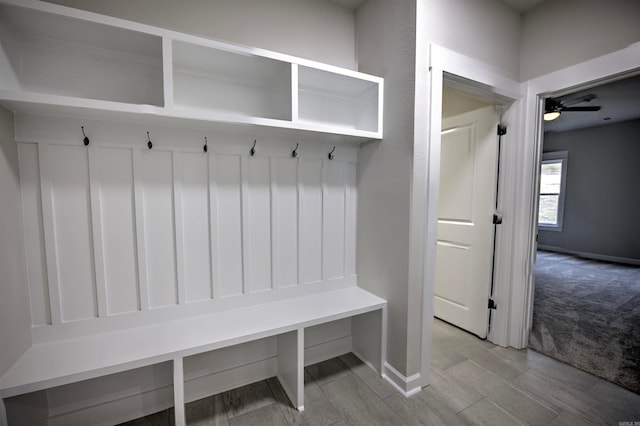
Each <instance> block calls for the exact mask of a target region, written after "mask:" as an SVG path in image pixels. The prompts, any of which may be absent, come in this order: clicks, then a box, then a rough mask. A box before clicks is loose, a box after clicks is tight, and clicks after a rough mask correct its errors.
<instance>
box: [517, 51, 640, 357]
mask: <svg viewBox="0 0 640 426" xmlns="http://www.w3.org/2000/svg"><path fill="white" fill-rule="evenodd" d="M638 74H640V42H637V43H634V44H631V45H630V46H628V47H626V48H624V49H621V50H617V51H615V52H612V53H609V54H606V55H603V56H600V57H597V58H594V59H591V60H588V61H585V62H582V63H579V64H577V65H573V66H570V67H567V68H564V69H561V70H558V71H554V72H551V73H549V74H545V75H543V76H540V77H537V78H535V79H532V80H529V81H528V82H526V83H524V84H525V85H526V101H525V102H526V105H525V106H524V108H523V112H524V114H525V117H524V118H525V120H524V126H523V130H524V134H523V136H524V137H523V139H522V142H523V146H524V148H525V150H524V151H523V152H522V157H520V158H519V159H518V161H519V162H520V164H521V170H522V172H521V176H520V178H521V180H522V186H521V187H520V188H521V190H522V193H523V194H524V196H523V199H522V200H521V203H520V205H519V208H518V211H517V214H518V217H517V218H516V220H517V221H518V225H517V228H516V231H517V232H516V234H515V235H514V237H515V241H514V246H513V248H514V250H515V251H516V252H515V256H516V259H521V261H520V262H518V263H519V265H514V268H513V285H512V287H513V288H512V302H511V312H512V313H511V315H510V319H509V323H510V327H509V329H510V333H509V339H508V342H509V346H513V347H515V348H518V349H520V348H524V347H526V346H527V342H528V340H529V332H530V330H531V324H532V322H533V290H534V282H533V265H534V262H535V254H536V249H537V243H536V235H537V231H538V223H537V217H538V214H537V211H538V193H539V173H538V168H539V166H540V161H541V158H542V144H543V139H544V132H543V120H542V115H543V112H544V99H545V98H546V97H548V96H561V95H563V94H568V93H571V92H575V91H577V90H582V89H588V88H589V87H594V86H599V85H601V84H604V83H608V82H612V81H615V80H619V79H622V78H626V77H630V76H632V75H638Z"/></svg>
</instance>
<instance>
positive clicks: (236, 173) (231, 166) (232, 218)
mask: <svg viewBox="0 0 640 426" xmlns="http://www.w3.org/2000/svg"><path fill="white" fill-rule="evenodd" d="M240 165H241V162H240V156H239V155H216V156H215V160H214V170H213V173H212V176H213V177H214V179H215V198H216V200H215V203H214V205H215V213H214V214H215V217H216V228H215V232H214V235H215V237H216V240H217V241H216V242H217V244H216V251H217V253H216V255H217V256H218V259H217V262H216V264H217V266H218V280H217V285H218V289H219V294H220V297H225V296H233V295H238V294H242V293H243V272H242V204H241V202H242V174H241V166H240Z"/></svg>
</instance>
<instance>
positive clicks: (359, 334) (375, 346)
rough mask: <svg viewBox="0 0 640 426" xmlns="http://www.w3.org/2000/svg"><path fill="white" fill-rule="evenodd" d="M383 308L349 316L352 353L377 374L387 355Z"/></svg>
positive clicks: (385, 324) (385, 317)
mask: <svg viewBox="0 0 640 426" xmlns="http://www.w3.org/2000/svg"><path fill="white" fill-rule="evenodd" d="M385 308H386V307H385ZM385 308H383V309H378V310H375V311H371V312H367V313H364V314H360V315H355V316H353V317H352V318H351V336H352V337H351V339H352V345H353V353H354V354H355V355H356V356H357V357H358V358H360V359H361V360H362V361H364V362H365V363H366V364H368V365H369V366H370V367H372V368H373V369H375V370H376V371H377V372H378V374H382V372H383V368H384V364H385V362H386V355H387V348H386V342H387V336H386V334H387V315H386V309H385Z"/></svg>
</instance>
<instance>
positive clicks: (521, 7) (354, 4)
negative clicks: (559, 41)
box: [328, 0, 545, 13]
mask: <svg viewBox="0 0 640 426" xmlns="http://www.w3.org/2000/svg"><path fill="white" fill-rule="evenodd" d="M328 1H330V2H331V3H334V4H337V5H339V6H342V7H346V8H347V9H352V10H356V9H358V8H359V7H360V5H361V4H362V3H364V2H365V1H366V0H328ZM499 1H500V2H501V3H503V4H505V5H507V6H509V7H510V8H511V9H514V10H516V11H518V12H520V13H524V12H526V11H528V10H531V9H533V8H534V7H536V6H537V5H539V4H540V3H542V2H543V1H545V0H499Z"/></svg>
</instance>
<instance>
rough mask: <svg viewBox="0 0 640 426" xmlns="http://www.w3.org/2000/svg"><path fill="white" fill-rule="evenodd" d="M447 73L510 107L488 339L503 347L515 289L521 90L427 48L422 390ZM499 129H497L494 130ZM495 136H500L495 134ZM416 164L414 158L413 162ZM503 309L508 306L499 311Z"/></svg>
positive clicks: (485, 68) (484, 68) (469, 61)
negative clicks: (494, 304)
mask: <svg viewBox="0 0 640 426" xmlns="http://www.w3.org/2000/svg"><path fill="white" fill-rule="evenodd" d="M445 75H447V76H450V77H449V78H452V79H454V80H456V81H457V82H458V83H459V84H460V85H462V86H464V87H465V89H467V90H468V91H470V92H475V93H480V94H482V95H484V96H490V97H492V98H493V99H495V100H496V102H497V103H500V104H506V103H510V105H508V106H506V107H505V108H504V111H502V117H501V120H500V121H501V123H502V124H506V125H507V126H508V128H509V130H508V132H507V134H506V135H504V136H503V138H502V152H501V156H500V159H499V167H500V181H499V182H498V185H499V196H498V209H499V210H501V211H502V213H503V215H504V218H505V222H504V224H503V225H501V226H500V227H498V229H497V230H496V246H495V249H494V253H495V257H496V259H497V262H496V268H495V273H494V299H495V300H496V302H497V304H498V309H497V310H496V311H494V312H493V314H492V327H491V331H490V333H489V336H488V339H489V340H490V341H492V342H494V343H496V344H499V345H502V346H505V345H506V344H507V338H508V325H509V324H508V321H509V315H508V313H509V299H510V291H511V288H510V287H511V285H510V283H511V263H512V260H511V259H512V254H511V253H512V250H511V248H512V245H513V237H512V234H513V222H512V221H510V220H509V219H508V218H509V217H510V216H512V211H513V209H514V205H515V203H514V202H515V197H514V196H515V195H517V192H516V191H515V185H514V182H513V179H512V176H513V175H514V174H515V173H516V172H517V168H515V165H514V161H513V160H514V157H515V156H516V155H517V153H518V152H517V149H516V148H517V145H516V142H517V141H518V140H519V139H520V133H521V127H522V126H521V125H520V120H521V109H522V108H521V106H522V102H523V90H522V89H523V86H522V85H521V84H520V83H519V82H516V81H514V80H511V79H509V78H506V77H504V76H502V75H499V74H497V73H495V72H494V71H493V69H492V67H491V66H489V65H488V64H485V63H483V62H480V61H478V60H476V59H473V58H470V57H467V56H464V55H462V54H459V53H457V52H454V51H452V50H449V49H446V48H443V47H441V46H438V45H435V44H431V45H430V49H429V76H428V79H429V83H430V84H429V92H428V96H427V99H428V114H427V117H428V126H429V127H428V134H427V142H426V147H425V157H426V171H425V175H424V180H425V184H424V188H425V191H424V192H423V193H422V194H421V195H422V196H424V205H426V206H428V208H427V209H426V218H425V219H424V220H425V222H424V234H423V241H424V259H423V264H422V267H423V272H422V277H423V278H422V288H423V291H422V354H423V357H422V364H421V372H420V376H421V381H422V386H425V385H427V384H428V383H429V377H430V368H431V362H430V361H431V356H430V354H431V331H432V326H433V289H434V284H435V261H436V241H437V229H438V198H439V194H438V191H439V186H440V150H441V132H442V95H443V91H442V87H443V83H444V79H445ZM496 131H497V129H496ZM496 137H497V134H496ZM414 161H415V159H414ZM501 307H504V308H502V309H500V308H501Z"/></svg>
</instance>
